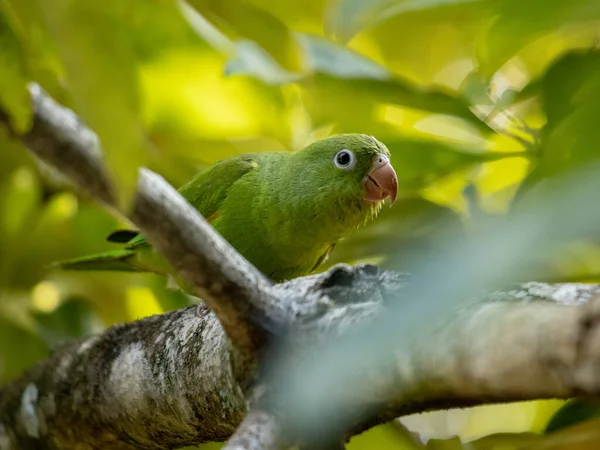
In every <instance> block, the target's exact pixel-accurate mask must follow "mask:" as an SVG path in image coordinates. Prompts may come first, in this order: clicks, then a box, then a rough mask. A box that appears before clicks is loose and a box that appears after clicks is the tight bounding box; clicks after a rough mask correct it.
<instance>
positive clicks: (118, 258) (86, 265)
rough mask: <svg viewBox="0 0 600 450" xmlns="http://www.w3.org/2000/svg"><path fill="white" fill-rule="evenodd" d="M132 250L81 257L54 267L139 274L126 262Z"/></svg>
mask: <svg viewBox="0 0 600 450" xmlns="http://www.w3.org/2000/svg"><path fill="white" fill-rule="evenodd" d="M134 253H135V252H134V251H133V250H114V251H111V252H106V253H97V254H95V255H88V256H82V257H80V258H74V259H69V260H66V261H59V262H58V263H56V264H55V265H56V267H58V268H60V269H63V270H112V271H114V270H117V271H125V272H139V271H140V270H139V269H137V268H136V267H135V266H134V265H132V264H129V263H128V262H127V260H128V259H129V258H130V257H131V256H133V254H134Z"/></svg>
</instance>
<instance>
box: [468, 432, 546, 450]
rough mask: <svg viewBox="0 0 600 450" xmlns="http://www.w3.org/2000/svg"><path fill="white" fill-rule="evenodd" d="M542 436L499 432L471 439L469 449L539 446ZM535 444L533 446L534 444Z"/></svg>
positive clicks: (505, 448) (482, 449) (484, 449)
mask: <svg viewBox="0 0 600 450" xmlns="http://www.w3.org/2000/svg"><path fill="white" fill-rule="evenodd" d="M538 442H540V436H539V435H538V434H535V433H497V434H490V435H489V436H485V437H482V438H480V439H477V440H475V441H470V442H469V443H467V444H466V445H465V448H468V449H469V450H513V449H515V450H516V449H529V448H537V447H536V444H537V443H538ZM532 444H533V446H532Z"/></svg>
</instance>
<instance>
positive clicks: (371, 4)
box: [326, 0, 486, 42]
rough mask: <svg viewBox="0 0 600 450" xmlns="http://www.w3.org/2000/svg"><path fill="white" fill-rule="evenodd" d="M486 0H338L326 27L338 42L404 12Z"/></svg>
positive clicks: (346, 40)
mask: <svg viewBox="0 0 600 450" xmlns="http://www.w3.org/2000/svg"><path fill="white" fill-rule="evenodd" d="M481 1H486V0H342V1H340V2H338V3H337V5H336V7H335V8H334V10H333V12H332V13H331V14H330V15H329V21H328V22H327V24H326V29H327V31H328V33H329V34H332V35H334V36H335V37H337V38H338V39H339V40H340V41H342V42H348V41H349V40H350V39H352V37H354V36H355V35H356V34H357V33H359V32H360V31H363V30H364V29H366V28H370V27H373V26H376V25H377V24H379V23H381V22H384V21H386V20H388V19H390V18H391V17H394V16H398V15H401V14H404V13H408V12H415V11H425V10H432V9H436V8H440V7H444V6H449V5H450V6H452V5H458V4H462V3H474V2H481Z"/></svg>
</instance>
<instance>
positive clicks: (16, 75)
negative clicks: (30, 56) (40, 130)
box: [0, 13, 32, 133]
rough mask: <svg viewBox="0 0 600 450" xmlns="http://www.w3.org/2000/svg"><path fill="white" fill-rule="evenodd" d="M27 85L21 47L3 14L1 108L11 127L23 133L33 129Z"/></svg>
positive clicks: (0, 34) (0, 33) (0, 21)
mask: <svg viewBox="0 0 600 450" xmlns="http://www.w3.org/2000/svg"><path fill="white" fill-rule="evenodd" d="M27 81H28V80H27V73H26V68H25V61H24V58H23V54H22V48H21V43H20V42H19V40H18V39H17V36H16V35H15V33H14V32H13V30H12V29H11V27H10V25H9V23H8V21H7V18H6V16H5V15H3V14H1V13H0V106H2V107H4V108H6V110H7V111H8V113H9V114H10V116H11V124H12V126H13V127H14V128H15V130H16V131H17V132H21V133H23V132H25V131H27V130H28V129H29V127H30V126H31V117H32V110H31V100H30V97H29V92H28V90H27Z"/></svg>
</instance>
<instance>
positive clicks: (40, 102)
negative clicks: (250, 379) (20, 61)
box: [0, 84, 282, 378]
mask: <svg viewBox="0 0 600 450" xmlns="http://www.w3.org/2000/svg"><path fill="white" fill-rule="evenodd" d="M30 90H31V96H32V102H33V108H34V120H33V127H32V129H31V130H30V131H29V132H28V133H26V134H25V135H22V136H18V137H19V138H20V139H21V141H22V142H23V143H24V144H25V145H26V146H27V148H28V149H29V150H30V151H31V152H32V153H34V154H35V155H36V156H37V157H39V158H41V159H42V160H44V161H46V162H47V163H49V164H51V165H53V166H54V167H55V168H56V169H58V170H59V171H60V172H61V173H63V174H65V175H67V176H68V177H70V178H71V180H72V181H73V182H75V183H76V184H77V185H78V186H79V187H80V188H82V189H83V190H84V191H86V192H88V193H89V194H90V195H92V196H93V197H94V198H96V199H97V200H99V201H101V202H103V203H105V204H106V205H107V206H109V207H112V208H116V203H115V194H114V191H113V187H112V186H113V185H112V183H111V181H110V178H109V176H108V174H107V173H106V170H105V168H104V164H103V162H102V152H101V150H100V145H99V142H98V138H97V136H96V135H95V134H94V133H93V132H92V131H91V130H89V129H88V128H87V127H85V125H83V124H81V122H80V121H79V119H78V117H77V116H76V115H75V114H74V113H73V112H72V111H70V110H68V109H66V108H63V107H61V106H60V105H58V104H57V103H56V102H55V101H54V100H52V99H51V98H50V97H48V96H47V95H46V94H45V93H44V91H43V90H42V89H41V88H40V87H39V86H38V85H36V84H32V85H31V87H30ZM2 122H3V123H4V125H5V126H7V127H8V128H9V130H10V122H9V121H8V115H7V114H3V113H1V111H0V123H2ZM11 133H12V134H13V135H15V136H17V134H16V133H15V132H14V131H12V130H11ZM125 213H126V215H128V216H129V218H130V219H131V220H132V222H133V223H134V224H135V225H136V226H138V227H139V229H140V230H141V231H142V232H143V233H144V235H146V236H147V237H148V239H149V240H150V242H151V243H152V244H153V246H154V247H155V248H156V249H158V250H159V251H160V252H161V253H162V254H163V255H164V256H165V257H166V258H167V260H168V261H169V262H170V263H171V265H172V266H173V267H174V268H175V269H176V271H177V272H178V274H179V275H181V277H182V278H183V280H184V281H185V282H186V283H188V285H190V286H191V287H193V288H194V289H195V290H196V291H197V293H198V294H199V296H200V297H201V298H202V299H203V300H204V301H206V303H207V304H208V305H209V306H210V307H211V309H212V310H213V311H215V313H216V314H217V316H218V317H219V320H220V321H221V323H222V324H223V326H224V327H225V330H226V331H227V334H228V336H229V337H230V338H231V340H232V342H233V344H234V348H235V351H236V355H235V362H236V370H237V371H239V373H238V375H237V376H239V377H241V378H243V377H245V376H247V375H248V374H249V373H251V371H252V369H253V367H254V366H255V364H256V352H257V351H258V350H260V349H261V347H262V344H263V343H264V341H265V340H266V338H267V331H266V327H268V326H273V324H275V323H278V322H279V321H281V320H282V317H281V316H280V315H279V313H278V307H277V301H276V299H275V298H274V297H273V296H272V295H271V292H270V283H269V282H268V280H267V279H266V278H265V277H264V276H263V275H262V274H261V273H260V272H259V271H258V270H256V269H255V268H254V266H252V265H251V264H250V263H249V262H248V261H246V260H245V259H244V258H243V257H242V256H241V255H239V253H237V252H236V251H235V250H234V249H233V248H232V247H231V246H230V245H229V243H227V242H226V241H225V240H224V239H223V238H222V237H221V236H220V235H219V234H218V233H216V232H215V231H214V229H213V228H212V227H211V226H210V225H209V224H208V223H207V222H206V221H205V220H204V219H203V218H202V217H201V216H200V214H199V213H198V212H197V211H196V210H195V209H194V208H193V207H192V206H191V205H189V204H188V203H187V202H186V201H185V200H183V198H182V197H181V196H180V195H178V193H177V192H175V190H174V189H173V188H172V187H171V186H169V185H168V183H166V182H165V181H164V180H163V179H162V178H161V177H160V176H158V175H156V174H154V173H152V172H150V171H149V170H142V171H141V173H140V177H139V182H138V191H137V195H136V198H135V204H134V207H133V211H132V212H131V213H130V214H127V212H125Z"/></svg>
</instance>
